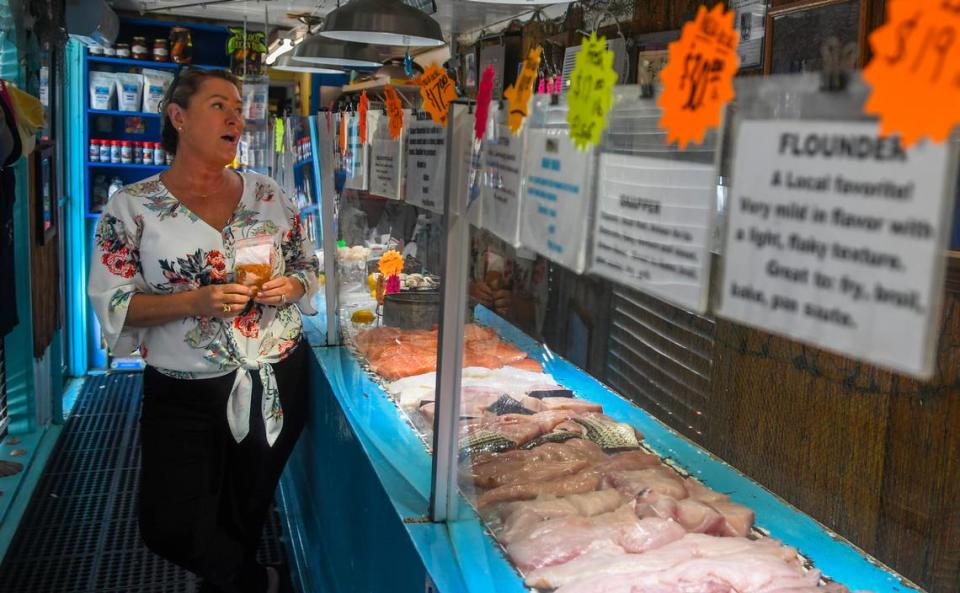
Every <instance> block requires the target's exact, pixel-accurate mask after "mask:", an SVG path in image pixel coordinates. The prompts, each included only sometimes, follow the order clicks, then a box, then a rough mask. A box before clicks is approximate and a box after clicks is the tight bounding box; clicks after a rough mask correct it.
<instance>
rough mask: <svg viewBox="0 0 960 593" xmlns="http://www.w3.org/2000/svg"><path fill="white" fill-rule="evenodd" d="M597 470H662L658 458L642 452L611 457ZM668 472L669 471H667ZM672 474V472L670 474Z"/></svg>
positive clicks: (607, 471)
mask: <svg viewBox="0 0 960 593" xmlns="http://www.w3.org/2000/svg"><path fill="white" fill-rule="evenodd" d="M586 442H591V441H586ZM597 469H599V470H601V471H603V472H604V473H611V472H616V471H636V470H643V469H658V470H659V469H663V464H662V463H661V462H660V458H659V457H657V456H656V455H651V454H650V453H645V452H643V451H624V452H623V453H616V454H614V455H611V456H610V457H609V458H608V459H606V460H604V461H603V463H601V464H599V465H598V466H597ZM667 471H669V470H667ZM671 473H672V472H671Z"/></svg>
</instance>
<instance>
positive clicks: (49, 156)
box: [32, 142, 59, 246]
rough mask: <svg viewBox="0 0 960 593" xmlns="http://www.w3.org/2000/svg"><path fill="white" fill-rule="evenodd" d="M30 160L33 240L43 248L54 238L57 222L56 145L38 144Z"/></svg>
mask: <svg viewBox="0 0 960 593" xmlns="http://www.w3.org/2000/svg"><path fill="white" fill-rule="evenodd" d="M32 158H33V163H32V166H33V179H34V186H33V188H32V191H33V192H34V196H33V200H34V208H35V210H34V223H35V229H34V230H35V233H36V234H35V240H36V244H37V245H39V246H43V245H45V244H46V243H47V242H48V241H50V239H52V238H53V237H54V236H56V234H57V224H58V222H59V221H58V220H57V210H58V203H57V202H58V200H59V198H58V196H59V194H58V193H57V166H56V165H57V162H56V145H55V144H54V143H53V142H42V143H40V144H38V145H37V148H36V150H35V151H34V153H33V156H32Z"/></svg>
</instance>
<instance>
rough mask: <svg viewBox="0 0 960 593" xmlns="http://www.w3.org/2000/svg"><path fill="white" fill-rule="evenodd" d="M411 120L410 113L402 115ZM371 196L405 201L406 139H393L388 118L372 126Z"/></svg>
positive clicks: (385, 117)
mask: <svg viewBox="0 0 960 593" xmlns="http://www.w3.org/2000/svg"><path fill="white" fill-rule="evenodd" d="M402 116H403V117H404V118H406V119H409V111H406V112H404V113H403V115H402ZM370 130H371V134H370V152H369V156H370V194H371V195H374V196H380V197H382V198H387V199H390V200H402V199H403V173H404V158H403V157H404V152H405V151H404V146H403V144H404V137H403V134H402V132H401V135H400V137H399V138H398V139H396V140H394V139H393V138H392V137H391V130H390V123H389V122H388V118H387V116H384V115H380V117H379V118H377V120H376V123H375V124H374V123H371V125H370Z"/></svg>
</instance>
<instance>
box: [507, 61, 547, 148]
mask: <svg viewBox="0 0 960 593" xmlns="http://www.w3.org/2000/svg"><path fill="white" fill-rule="evenodd" d="M542 54H543V48H542V47H535V48H533V49H531V50H530V53H529V54H527V59H526V60H524V61H523V68H521V70H520V75H519V76H517V80H516V81H515V82H514V83H513V84H511V85H510V86H509V87H507V90H505V91H503V96H504V97H505V98H506V99H507V105H508V111H507V124H508V125H509V126H510V132H511V133H512V134H513V135H514V136H516V135H518V134H519V133H520V130H521V128H523V122H524V121H526V119H527V115H529V114H530V98H531V97H532V96H533V83H534V82H536V80H537V70H539V68H540V56H541V55H542Z"/></svg>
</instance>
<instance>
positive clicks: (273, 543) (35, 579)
mask: <svg viewBox="0 0 960 593" xmlns="http://www.w3.org/2000/svg"><path fill="white" fill-rule="evenodd" d="M141 386H142V376H141V375H140V374H127V373H117V374H107V375H100V376H91V377H88V378H87V381H86V383H85V385H84V387H83V391H82V393H81V394H80V396H79V397H78V399H77V403H76V406H75V407H74V411H73V415H72V416H71V417H70V419H69V420H67V423H66V425H65V426H64V429H63V432H62V433H61V436H60V439H59V440H58V442H57V445H56V448H55V449H54V451H53V453H52V454H51V456H50V461H49V462H48V464H47V467H46V469H45V470H44V473H43V476H42V477H41V478H40V482H39V483H38V484H37V488H36V490H35V492H34V495H33V499H32V500H31V501H30V505H29V507H28V508H27V511H26V514H25V515H24V517H23V520H22V521H21V523H20V527H19V529H18V530H17V534H16V535H15V536H14V540H13V542H12V543H11V545H10V548H9V551H8V552H7V556H6V558H5V559H4V561H3V564H2V565H0V593H27V592H30V593H194V592H195V591H197V589H198V587H199V581H198V579H197V578H196V577H195V576H193V575H192V574H191V573H188V572H186V571H184V570H183V569H181V568H180V567H178V566H175V565H173V564H171V563H169V562H167V561H165V560H163V559H162V558H159V557H158V556H155V555H153V554H152V553H151V552H149V551H148V550H147V549H146V548H145V547H144V546H143V543H142V542H141V541H140V534H139V533H138V530H137V518H136V508H135V500H136V491H137V487H138V482H139V479H140V472H139V462H140V447H139V442H140V440H139V429H140V423H139V422H138V419H139V415H140V394H141V391H142V389H141ZM281 531H282V530H281V527H280V517H279V515H278V514H277V513H276V512H275V511H274V512H273V513H271V519H270V521H268V524H267V527H266V529H265V530H264V534H263V539H262V540H261V543H260V550H259V551H258V553H257V558H258V560H259V561H260V562H261V563H270V564H277V563H281V562H283V563H285V562H286V553H285V551H284V548H283V544H282V543H281V536H282V533H281Z"/></svg>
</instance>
